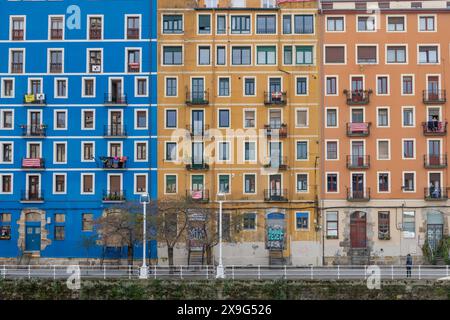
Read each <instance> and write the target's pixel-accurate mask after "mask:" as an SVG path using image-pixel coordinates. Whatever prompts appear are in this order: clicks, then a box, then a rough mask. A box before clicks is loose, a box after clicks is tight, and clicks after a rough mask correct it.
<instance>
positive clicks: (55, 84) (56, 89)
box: [53, 78, 69, 99]
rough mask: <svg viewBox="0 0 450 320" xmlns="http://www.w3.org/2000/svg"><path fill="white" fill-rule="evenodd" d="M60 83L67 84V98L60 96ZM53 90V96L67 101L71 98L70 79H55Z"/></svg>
mask: <svg viewBox="0 0 450 320" xmlns="http://www.w3.org/2000/svg"><path fill="white" fill-rule="evenodd" d="M58 81H65V82H66V95H65V96H58ZM53 88H54V92H53V94H54V97H55V99H67V98H68V97H69V79H68V78H54V82H53Z"/></svg>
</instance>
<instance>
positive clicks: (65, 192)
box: [52, 172, 67, 195]
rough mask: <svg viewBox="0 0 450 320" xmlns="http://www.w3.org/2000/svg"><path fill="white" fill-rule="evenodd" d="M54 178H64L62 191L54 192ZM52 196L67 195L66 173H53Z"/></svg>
mask: <svg viewBox="0 0 450 320" xmlns="http://www.w3.org/2000/svg"><path fill="white" fill-rule="evenodd" d="M56 176H64V191H63V192H61V191H56ZM52 180H53V190H52V193H53V194H58V195H59V194H67V173H66V172H54V173H53V179H52Z"/></svg>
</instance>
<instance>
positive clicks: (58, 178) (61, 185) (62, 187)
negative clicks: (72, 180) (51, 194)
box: [54, 174, 66, 193]
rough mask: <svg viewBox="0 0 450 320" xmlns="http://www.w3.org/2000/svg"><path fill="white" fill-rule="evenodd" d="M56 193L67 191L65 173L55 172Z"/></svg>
mask: <svg viewBox="0 0 450 320" xmlns="http://www.w3.org/2000/svg"><path fill="white" fill-rule="evenodd" d="M54 177H55V180H54V184H55V193H66V175H65V174H55V175H54Z"/></svg>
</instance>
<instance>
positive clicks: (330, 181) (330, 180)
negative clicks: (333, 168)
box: [327, 173, 338, 192]
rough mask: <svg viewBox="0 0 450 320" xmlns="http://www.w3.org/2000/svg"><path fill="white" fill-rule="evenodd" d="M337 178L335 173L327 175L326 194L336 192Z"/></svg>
mask: <svg viewBox="0 0 450 320" xmlns="http://www.w3.org/2000/svg"><path fill="white" fill-rule="evenodd" d="M337 180H338V177H337V174H336V173H327V192H337V186H338V181H337Z"/></svg>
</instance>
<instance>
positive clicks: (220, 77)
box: [217, 76, 232, 98]
mask: <svg viewBox="0 0 450 320" xmlns="http://www.w3.org/2000/svg"><path fill="white" fill-rule="evenodd" d="M220 79H228V95H221V94H220ZM231 86H232V84H231V77H229V76H228V77H227V76H226V77H223V76H218V77H217V97H218V98H224V97H231V88H232V87H231Z"/></svg>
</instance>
